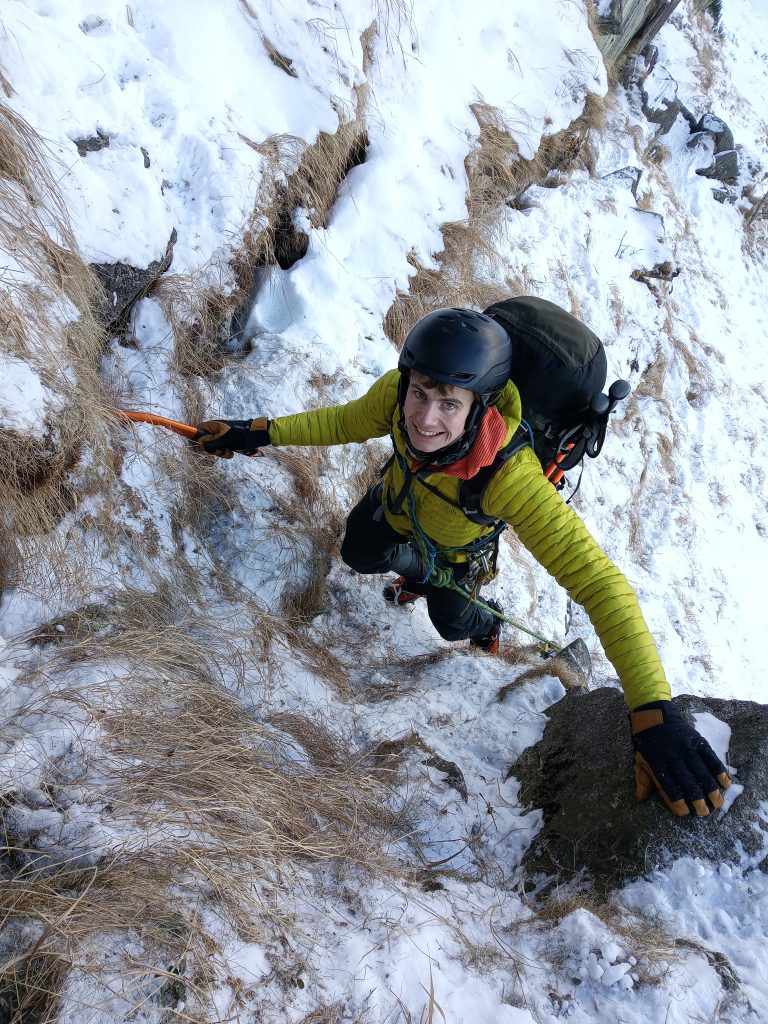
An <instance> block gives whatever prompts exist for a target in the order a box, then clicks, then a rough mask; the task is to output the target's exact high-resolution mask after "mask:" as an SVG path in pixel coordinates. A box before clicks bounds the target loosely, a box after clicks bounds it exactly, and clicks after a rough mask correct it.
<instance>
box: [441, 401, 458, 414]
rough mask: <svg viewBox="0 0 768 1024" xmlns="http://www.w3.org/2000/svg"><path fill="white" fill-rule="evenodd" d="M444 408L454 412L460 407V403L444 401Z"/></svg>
mask: <svg viewBox="0 0 768 1024" xmlns="http://www.w3.org/2000/svg"><path fill="white" fill-rule="evenodd" d="M443 408H444V409H445V410H446V412H453V411H454V410H455V409H458V405H456V403H455V402H443Z"/></svg>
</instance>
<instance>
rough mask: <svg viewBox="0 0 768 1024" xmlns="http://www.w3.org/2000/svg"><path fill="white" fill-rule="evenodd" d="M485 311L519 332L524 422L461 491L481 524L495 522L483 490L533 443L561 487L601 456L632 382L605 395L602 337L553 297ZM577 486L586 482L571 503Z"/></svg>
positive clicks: (517, 371)
mask: <svg viewBox="0 0 768 1024" xmlns="http://www.w3.org/2000/svg"><path fill="white" fill-rule="evenodd" d="M483 312H484V313H486V314H487V315H488V316H490V317H492V318H493V319H494V320H496V321H497V322H498V323H500V324H501V325H502V326H503V327H504V328H506V330H507V331H508V332H509V334H510V336H511V338H512V350H513V356H512V368H511V371H510V377H511V379H512V380H513V381H514V383H515V385H516V386H517V389H518V391H519V392H520V398H521V400H522V407H523V420H522V423H521V425H520V427H519V428H518V430H517V432H516V433H515V435H514V437H513V438H512V439H511V441H510V442H509V443H508V444H507V445H505V447H504V448H502V449H501V451H499V453H498V454H497V456H496V458H495V460H494V461H493V463H492V464H491V465H490V466H486V467H485V468H484V469H481V470H480V472H479V473H476V474H475V476H474V477H472V479H471V480H467V481H465V482H464V483H463V484H462V486H461V488H460V490H459V495H458V497H459V504H460V507H461V509H462V511H463V512H464V514H465V515H466V516H467V517H468V518H469V519H471V520H472V521H473V522H478V523H481V524H482V525H491V524H493V523H494V522H495V520H493V519H492V518H491V517H489V516H486V515H485V513H483V512H482V511H481V504H482V497H483V492H484V491H485V488H486V486H487V484H488V481H489V480H490V479H491V477H492V476H493V475H494V473H495V472H496V471H497V470H498V469H499V467H500V466H501V465H503V463H504V462H506V461H507V459H509V458H511V457H512V456H513V455H514V454H515V453H516V452H518V451H520V449H521V448H524V447H526V446H528V445H530V447H532V448H533V450H534V452H535V453H536V455H537V456H538V458H539V461H540V462H541V466H542V469H543V471H544V474H545V476H546V477H547V479H548V480H550V481H551V483H552V484H553V485H554V486H555V487H556V488H558V489H561V488H562V487H564V485H565V473H566V472H567V471H568V470H569V469H573V467H574V466H577V465H578V464H579V463H580V462H581V461H582V459H583V458H584V456H585V455H586V456H588V457H589V458H590V459H594V458H597V456H598V455H599V454H600V451H601V449H602V447H603V443H604V441H605V434H606V430H607V428H608V417H609V415H610V413H611V410H612V409H613V408H614V406H615V405H616V403H617V402H620V401H621V400H622V399H624V398H626V397H627V395H628V394H629V392H630V387H629V384H628V383H627V381H625V380H617V381H615V382H614V383H613V384H612V385H611V387H610V389H609V391H608V394H607V395H605V394H603V388H604V387H605V381H606V374H607V370H608V365H607V360H606V356H605V349H604V348H603V344H602V342H601V341H600V339H599V338H598V337H597V335H596V334H594V333H593V332H592V331H591V330H590V329H589V328H588V327H587V326H586V325H585V324H583V323H582V322H581V321H580V320H577V319H576V317H575V316H572V315H571V314H570V313H568V312H566V310H564V309H562V308H561V307H560V306H556V305H555V304H554V303H553V302H548V301H547V299H539V298H536V297H535V296H531V295H522V296H519V297H518V298H514V299H506V300H505V301H504V302H496V303H494V304H493V305H492V306H489V307H488V309H486V310H483ZM580 482H581V477H579V483H580ZM577 489H578V483H577V485H576V487H575V488H574V490H573V492H572V493H571V495H570V496H569V499H568V500H569V501H570V499H571V498H572V497H573V495H574V494H575V493H576V490H577Z"/></svg>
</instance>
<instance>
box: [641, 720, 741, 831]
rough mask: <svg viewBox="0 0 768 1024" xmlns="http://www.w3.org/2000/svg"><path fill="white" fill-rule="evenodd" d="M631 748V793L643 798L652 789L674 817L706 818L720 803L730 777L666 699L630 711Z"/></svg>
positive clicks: (707, 744)
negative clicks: (695, 816) (633, 749)
mask: <svg viewBox="0 0 768 1024" xmlns="http://www.w3.org/2000/svg"><path fill="white" fill-rule="evenodd" d="M629 717H630V721H631V723H632V745H633V746H634V748H635V796H636V797H637V799H638V800H647V799H648V797H649V796H650V795H651V793H653V791H654V789H657V790H658V792H659V795H660V796H661V798H662V800H663V801H664V803H665V804H666V805H667V807H668V808H669V809H670V811H672V813H673V814H676V815H678V816H679V817H684V816H685V815H687V814H690V813H691V808H693V811H694V813H695V814H696V815H698V817H700V818H705V817H706V816H707V815H708V814H709V813H710V810H711V809H713V808H717V807H722V806H723V802H724V801H723V794H722V793H721V792H720V790H721V789H727V788H728V787H729V786H730V784H731V780H730V779H729V778H728V772H727V770H726V767H725V765H724V764H723V762H722V761H721V760H720V758H719V757H718V756H717V754H716V753H715V752H714V750H713V749H712V747H710V745H709V743H707V741H706V740H705V739H704V737H703V736H700V735H699V733H697V732H696V730H695V729H694V728H693V726H691V725H688V723H687V722H686V721H685V719H684V718H683V716H682V714H681V713H680V711H679V710H678V709H677V708H676V707H675V705H674V703H673V702H672V701H671V700H655V701H652V702H651V703H650V704H643V705H642V707H639V708H635V709H634V711H631V712H630V715H629Z"/></svg>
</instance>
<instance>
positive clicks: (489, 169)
mask: <svg viewBox="0 0 768 1024" xmlns="http://www.w3.org/2000/svg"><path fill="white" fill-rule="evenodd" d="M471 109H472V113H473V114H474V117H475V120H476V121H477V124H478V128H479V134H478V141H477V146H476V147H475V149H474V150H473V151H472V152H471V153H470V154H469V155H468V156H467V159H466V161H465V169H466V174H467V214H468V215H467V219H466V220H465V221H457V222H453V223H450V224H446V225H445V226H444V227H443V228H442V234H443V250H442V252H440V253H439V254H437V255H436V257H435V260H436V266H434V267H427V266H424V265H423V264H422V263H420V262H419V260H418V259H417V258H416V256H415V254H412V255H411V256H410V257H409V262H410V264H411V266H412V267H413V268H414V270H415V271H416V272H415V274H414V276H413V277H412V278H411V284H410V288H409V290H408V292H398V293H397V294H396V296H395V299H394V302H393V303H392V305H391V306H390V308H389V310H388V311H387V314H386V316H385V318H384V330H385V332H386V334H387V337H388V338H389V339H390V340H391V341H392V343H393V344H394V346H395V348H397V349H398V350H399V349H400V348H402V345H403V342H404V340H405V337H406V335H407V333H408V331H409V330H410V328H411V327H412V326H413V324H414V323H415V322H416V321H417V320H418V319H419V318H420V317H422V316H424V315H425V314H427V313H429V312H431V311H432V310H434V309H438V308H440V307H443V306H467V307H470V308H475V309H483V308H485V307H486V306H488V305H490V304H491V303H493V302H496V301H499V300H500V299H504V298H508V297H509V294H510V289H511V290H512V294H515V295H521V294H536V293H537V292H538V290H539V287H538V284H537V282H533V281H530V280H525V281H515V280H510V279H509V278H508V274H507V271H506V267H505V266H504V264H503V261H502V257H501V256H500V253H499V248H498V247H497V245H496V238H495V233H496V232H497V231H498V227H497V226H496V225H497V223H498V220H499V218H498V210H499V208H500V207H503V206H509V207H512V208H513V209H516V208H521V207H522V206H523V204H524V196H525V193H526V192H527V190H528V189H529V188H530V187H531V186H532V185H545V184H547V183H548V181H549V180H552V178H553V176H554V175H555V174H556V173H559V174H563V173H567V172H568V171H570V170H572V169H573V168H574V167H576V166H582V167H585V168H586V169H587V170H589V171H590V172H592V171H593V169H594V161H595V157H596V150H595V149H594V146H593V143H592V140H593V138H594V137H595V136H596V135H599V133H600V132H601V131H602V130H603V129H604V127H605V121H606V115H607V109H608V102H607V101H606V100H604V99H601V98H600V97H597V96H594V95H593V94H591V93H590V94H588V95H587V97H586V100H585V104H584V109H583V111H582V113H581V115H580V116H579V117H578V118H576V120H575V121H574V122H573V123H572V124H571V125H570V126H569V127H568V128H567V129H565V130H564V131H562V132H558V133H556V134H554V135H545V136H544V138H543V139H542V141H541V145H540V147H539V150H538V152H537V154H536V156H535V157H534V158H533V159H532V160H526V159H524V158H523V157H521V155H520V148H519V146H518V143H517V141H516V138H515V133H516V132H519V130H521V128H524V125H523V126H521V125H513V124H512V123H511V121H510V119H509V116H508V115H507V114H505V113H504V111H502V110H500V109H499V108H497V107H493V106H491V105H490V104H488V103H486V102H485V101H484V100H483V99H482V98H478V100H477V101H476V102H475V103H473V104H472V105H471ZM558 182H559V179H558ZM500 280H504V281H505V284H504V285H503V286H502V285H498V284H495V283H493V282H495V281H500Z"/></svg>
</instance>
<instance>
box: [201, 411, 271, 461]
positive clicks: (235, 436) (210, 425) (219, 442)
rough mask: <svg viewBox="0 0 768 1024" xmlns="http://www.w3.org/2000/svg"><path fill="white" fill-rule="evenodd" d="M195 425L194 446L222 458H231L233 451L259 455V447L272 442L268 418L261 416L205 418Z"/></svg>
mask: <svg viewBox="0 0 768 1024" xmlns="http://www.w3.org/2000/svg"><path fill="white" fill-rule="evenodd" d="M196 426H197V432H198V436H197V437H196V438H195V439H194V441H193V442H192V445H193V446H194V448H196V449H197V451H199V452H208V453H209V454H210V455H218V456H219V457H220V458H222V459H231V458H232V455H233V453H234V452H240V454H241V455H260V454H261V452H260V451H259V449H260V448H265V447H266V446H267V445H268V444H272V442H271V441H270V439H269V420H267V419H264V417H263V416H260V417H258V418H257V419H255V420H206V421H205V423H198V424H196Z"/></svg>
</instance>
